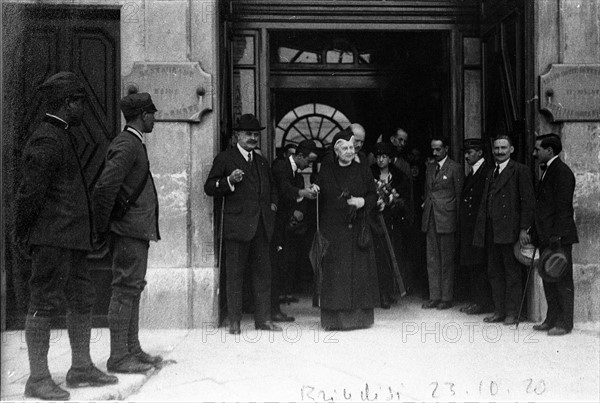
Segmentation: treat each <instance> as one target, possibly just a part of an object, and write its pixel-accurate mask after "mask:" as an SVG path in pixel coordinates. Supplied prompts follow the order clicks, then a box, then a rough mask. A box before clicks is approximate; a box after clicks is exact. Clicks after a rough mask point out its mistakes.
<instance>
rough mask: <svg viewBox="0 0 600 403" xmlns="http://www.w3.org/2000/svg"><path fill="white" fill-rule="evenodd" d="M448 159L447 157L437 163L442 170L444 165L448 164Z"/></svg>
mask: <svg viewBox="0 0 600 403" xmlns="http://www.w3.org/2000/svg"><path fill="white" fill-rule="evenodd" d="M447 159H448V156H447V155H446V156H445V157H444V159H443V160H441V161H439V162H438V163H437V164H438V165H439V166H440V169H442V167H443V166H444V163H445V162H446V160H447Z"/></svg>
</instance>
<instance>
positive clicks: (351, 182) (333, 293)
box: [317, 131, 379, 330]
mask: <svg viewBox="0 0 600 403" xmlns="http://www.w3.org/2000/svg"><path fill="white" fill-rule="evenodd" d="M332 144H333V149H334V152H335V157H334V161H333V162H332V163H329V164H324V165H323V167H322V169H321V172H320V173H319V178H318V182H317V185H318V186H319V188H320V203H321V204H320V206H321V208H320V209H321V230H322V233H323V235H324V237H325V238H326V239H327V240H328V241H329V242H330V244H329V247H328V249H327V252H326V254H325V256H324V259H323V273H322V282H321V299H320V307H321V325H322V326H323V328H325V329H328V330H334V329H335V330H347V329H356V328H364V327H369V326H370V325H372V324H373V322H374V314H373V308H375V307H376V306H379V291H378V283H377V269H376V266H375V254H374V249H373V236H372V234H371V232H370V231H371V229H370V225H369V221H368V220H369V217H368V216H369V213H370V212H371V210H373V209H374V208H376V206H377V193H376V188H375V182H374V180H373V175H372V174H371V171H370V169H369V167H368V165H367V164H366V162H362V163H359V162H358V161H357V160H356V159H355V151H354V144H353V139H352V133H351V132H349V131H341V132H340V133H338V134H336V135H335V137H334V139H333V143H332ZM365 241H367V242H365Z"/></svg>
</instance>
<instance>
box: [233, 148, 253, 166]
mask: <svg viewBox="0 0 600 403" xmlns="http://www.w3.org/2000/svg"><path fill="white" fill-rule="evenodd" d="M236 146H237V148H238V150H239V151H240V154H242V157H244V159H245V160H246V162H248V153H251V152H252V151H248V150H244V149H243V148H242V146H240V144H239V143H237V144H236Z"/></svg>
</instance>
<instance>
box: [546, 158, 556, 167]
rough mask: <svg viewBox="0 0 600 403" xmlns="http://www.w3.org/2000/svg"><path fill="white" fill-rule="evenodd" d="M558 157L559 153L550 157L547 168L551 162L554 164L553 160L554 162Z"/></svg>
mask: <svg viewBox="0 0 600 403" xmlns="http://www.w3.org/2000/svg"><path fill="white" fill-rule="evenodd" d="M557 158H558V155H555V156H554V157H552V158H550V159H549V160H548V162H546V169H548V167H549V166H550V164H552V162H554V160H555V159H557Z"/></svg>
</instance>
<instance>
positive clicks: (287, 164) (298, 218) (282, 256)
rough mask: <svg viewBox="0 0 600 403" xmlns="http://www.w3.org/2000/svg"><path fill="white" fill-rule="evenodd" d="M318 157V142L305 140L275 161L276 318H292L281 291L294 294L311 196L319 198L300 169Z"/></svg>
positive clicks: (273, 305) (273, 272) (273, 270)
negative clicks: (284, 308)
mask: <svg viewBox="0 0 600 403" xmlns="http://www.w3.org/2000/svg"><path fill="white" fill-rule="evenodd" d="M316 159H317V145H316V144H315V142H314V141H312V140H303V141H301V142H300V143H299V144H298V145H297V147H296V153H295V154H292V155H290V156H289V157H286V158H285V159H284V160H279V161H277V162H275V163H274V164H273V168H272V173H273V180H274V181H275V185H276V186H277V195H278V201H279V206H278V208H277V215H276V218H275V236H274V237H273V249H272V250H273V253H274V257H275V259H273V260H272V261H271V316H272V320H273V321H275V322H291V321H293V320H294V318H293V317H292V316H287V315H286V314H284V313H283V312H281V309H280V304H279V303H280V300H279V296H280V295H287V296H288V297H289V298H290V299H291V298H292V289H293V285H294V275H295V273H296V268H297V266H298V264H299V263H300V262H301V259H302V255H301V252H302V248H301V246H302V239H303V237H304V235H305V233H306V222H305V215H306V212H307V202H306V200H307V199H315V198H316V197H317V192H316V191H314V190H313V189H310V188H306V187H305V185H304V175H302V173H301V172H300V171H302V170H304V169H306V168H308V166H309V165H310V164H312V163H313V162H314V161H315V160H316ZM302 229H304V231H302Z"/></svg>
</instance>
